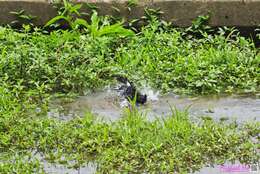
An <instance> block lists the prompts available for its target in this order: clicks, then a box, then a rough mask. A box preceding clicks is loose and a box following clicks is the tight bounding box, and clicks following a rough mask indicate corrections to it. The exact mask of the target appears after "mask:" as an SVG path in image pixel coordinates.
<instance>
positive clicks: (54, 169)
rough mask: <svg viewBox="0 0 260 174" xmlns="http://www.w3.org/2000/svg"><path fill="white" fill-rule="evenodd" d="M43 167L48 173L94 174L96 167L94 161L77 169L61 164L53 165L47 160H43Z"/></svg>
mask: <svg viewBox="0 0 260 174" xmlns="http://www.w3.org/2000/svg"><path fill="white" fill-rule="evenodd" d="M43 167H44V171H45V172H46V173H48V174H95V173H96V168H97V166H96V164H95V163H89V164H87V165H86V166H84V167H80V168H79V169H69V168H67V167H65V166H63V165H59V164H55V165H54V164H51V163H48V162H44V164H43Z"/></svg>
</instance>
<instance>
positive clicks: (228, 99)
mask: <svg viewBox="0 0 260 174" xmlns="http://www.w3.org/2000/svg"><path fill="white" fill-rule="evenodd" d="M146 92H147V93H148V102H147V103H146V104H145V105H144V106H139V107H138V109H139V110H140V111H141V112H143V113H144V114H147V116H148V119H150V120H152V119H154V118H156V117H165V116H169V115H170V114H171V109H173V108H177V109H179V110H185V109H188V112H189V113H190V114H191V116H195V117H199V116H210V117H212V118H214V119H217V120H218V119H221V118H226V119H229V120H234V119H235V120H237V121H238V122H243V121H250V120H255V119H256V120H257V121H260V95H254V96H249V95H226V96H224V95H218V96H199V97H184V96H178V95H174V94H170V95H166V96H159V95H157V94H156V93H154V92H151V91H146ZM124 102H126V101H124V100H123V99H122V98H120V97H119V95H118V93H117V92H116V91H113V90H105V91H101V92H96V93H93V94H89V95H87V96H80V97H77V98H76V99H75V100H74V101H73V102H64V100H63V99H56V100H53V102H52V104H51V107H50V111H49V113H48V115H49V116H51V117H55V118H59V119H62V120H69V119H72V118H74V117H75V116H84V113H86V112H92V113H95V114H97V115H98V116H100V117H102V118H104V119H105V120H111V121H115V120H118V119H119V118H120V117H122V113H123V110H124V109H125V108H124V107H122V105H125V103H124Z"/></svg>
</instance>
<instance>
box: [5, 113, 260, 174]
mask: <svg viewBox="0 0 260 174" xmlns="http://www.w3.org/2000/svg"><path fill="white" fill-rule="evenodd" d="M10 114H12V116H11V117H8V118H6V117H4V115H3V113H1V117H0V118H1V130H2V131H1V139H0V147H1V151H2V154H3V153H4V154H7V155H6V157H4V158H3V159H2V160H1V161H2V162H4V163H3V164H1V165H0V171H7V173H12V172H14V171H16V170H21V171H32V170H38V171H42V168H41V165H40V164H41V163H40V162H38V161H37V160H33V161H32V162H30V161H28V162H26V163H25V161H24V160H20V161H19V160H17V161H16V162H17V163H15V165H10V163H9V162H8V161H9V160H11V159H12V158H13V156H14V154H13V153H18V154H19V155H18V157H17V158H19V159H26V158H29V159H30V157H31V159H34V158H36V157H35V156H34V155H31V154H30V152H34V153H35V152H37V154H40V155H41V156H42V157H44V158H45V159H46V160H48V161H49V162H53V163H61V164H63V165H67V166H70V167H74V168H77V167H79V166H83V165H85V164H86V162H87V161H92V160H95V161H96V162H97V164H98V172H100V173H118V172H119V173H123V172H138V173H139V172H149V173H157V172H159V171H160V172H163V173H169V172H178V173H186V172H192V171H197V170H199V169H200V168H201V167H203V166H205V165H210V164H216V163H217V164H221V163H223V162H225V161H235V160H239V161H241V162H242V163H249V164H250V163H255V162H257V161H258V160H259V153H258V154H257V151H258V150H259V131H260V130H259V127H260V125H259V122H255V123H253V122H252V123H247V124H243V125H237V124H236V123H235V122H234V123H225V122H221V121H220V122H215V121H213V120H210V119H205V120H200V122H196V123H195V122H193V121H191V119H190V118H189V116H188V113H187V112H180V111H173V113H172V115H169V116H168V117H167V118H165V119H163V120H159V119H158V120H154V121H152V122H151V121H148V120H147V119H146V117H145V115H141V114H140V113H138V111H137V110H134V111H132V112H130V111H128V110H126V112H125V116H124V117H123V118H122V119H120V120H119V121H117V122H112V123H107V122H102V121H101V120H96V119H95V116H94V115H92V114H90V113H87V114H86V115H85V117H83V118H76V119H73V120H70V121H67V122H62V121H59V120H56V119H51V118H46V117H35V116H34V117H25V116H24V115H21V113H20V111H16V112H15V113H10V112H9V113H8V114H7V115H9V116H10ZM3 120H4V121H3ZM253 139H256V140H257V141H255V140H253ZM28 156H29V157H28ZM36 159H37V158H36ZM23 163H25V164H23ZM21 165H23V167H21ZM29 173H32V172H29Z"/></svg>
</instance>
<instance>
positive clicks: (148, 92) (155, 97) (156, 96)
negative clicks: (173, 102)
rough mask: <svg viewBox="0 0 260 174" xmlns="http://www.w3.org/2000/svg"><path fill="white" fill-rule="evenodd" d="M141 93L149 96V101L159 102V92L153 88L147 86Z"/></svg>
mask: <svg viewBox="0 0 260 174" xmlns="http://www.w3.org/2000/svg"><path fill="white" fill-rule="evenodd" d="M141 93H143V94H146V95H147V100H148V101H152V102H153V101H158V100H159V95H160V93H159V91H154V90H153V89H152V88H151V87H149V86H146V87H144V88H143V89H142V90H141Z"/></svg>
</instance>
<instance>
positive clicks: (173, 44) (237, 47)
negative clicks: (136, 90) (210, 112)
mask: <svg viewBox="0 0 260 174" xmlns="http://www.w3.org/2000/svg"><path fill="white" fill-rule="evenodd" d="M184 33H185V32H184V31H180V30H178V29H170V30H169V31H164V30H160V28H159V26H157V25H156V23H155V24H150V26H148V27H145V28H143V30H142V31H141V33H140V34H139V35H136V36H132V37H131V38H124V39H123V38H122V37H117V36H114V35H109V36H100V37H92V36H91V35H90V34H81V33H80V32H78V31H60V30H58V31H53V32H52V33H51V34H50V35H45V34H42V33H41V32H39V31H38V32H33V33H17V32H15V31H13V30H12V29H9V28H3V27H2V28H0V36H1V42H0V50H1V59H0V78H1V80H2V81H5V82H6V83H8V84H10V85H15V84H16V83H17V81H18V82H20V85H21V86H23V87H25V88H28V89H35V88H41V90H44V91H48V92H63V93H67V92H76V93H82V92H84V91H85V90H89V89H96V88H98V87H102V86H104V85H105V84H107V83H109V82H111V78H109V77H110V76H111V75H113V74H115V73H120V74H125V75H126V76H128V77H129V78H130V79H132V80H134V81H135V82H136V83H146V84H149V85H150V86H152V87H155V88H157V89H159V90H162V91H164V92H170V91H175V92H178V93H189V94H194V93H197V94H204V93H220V92H257V91H259V84H260V76H259V74H260V68H259V67H260V61H259V60H260V57H259V53H258V49H257V48H255V46H254V43H253V42H252V41H250V40H249V39H245V38H244V37H241V36H239V35H234V34H231V35H229V36H226V35H225V32H224V33H223V32H222V33H220V34H219V35H207V34H206V33H204V36H203V37H202V38H195V37H193V38H190V39H187V37H186V36H185V35H184Z"/></svg>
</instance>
